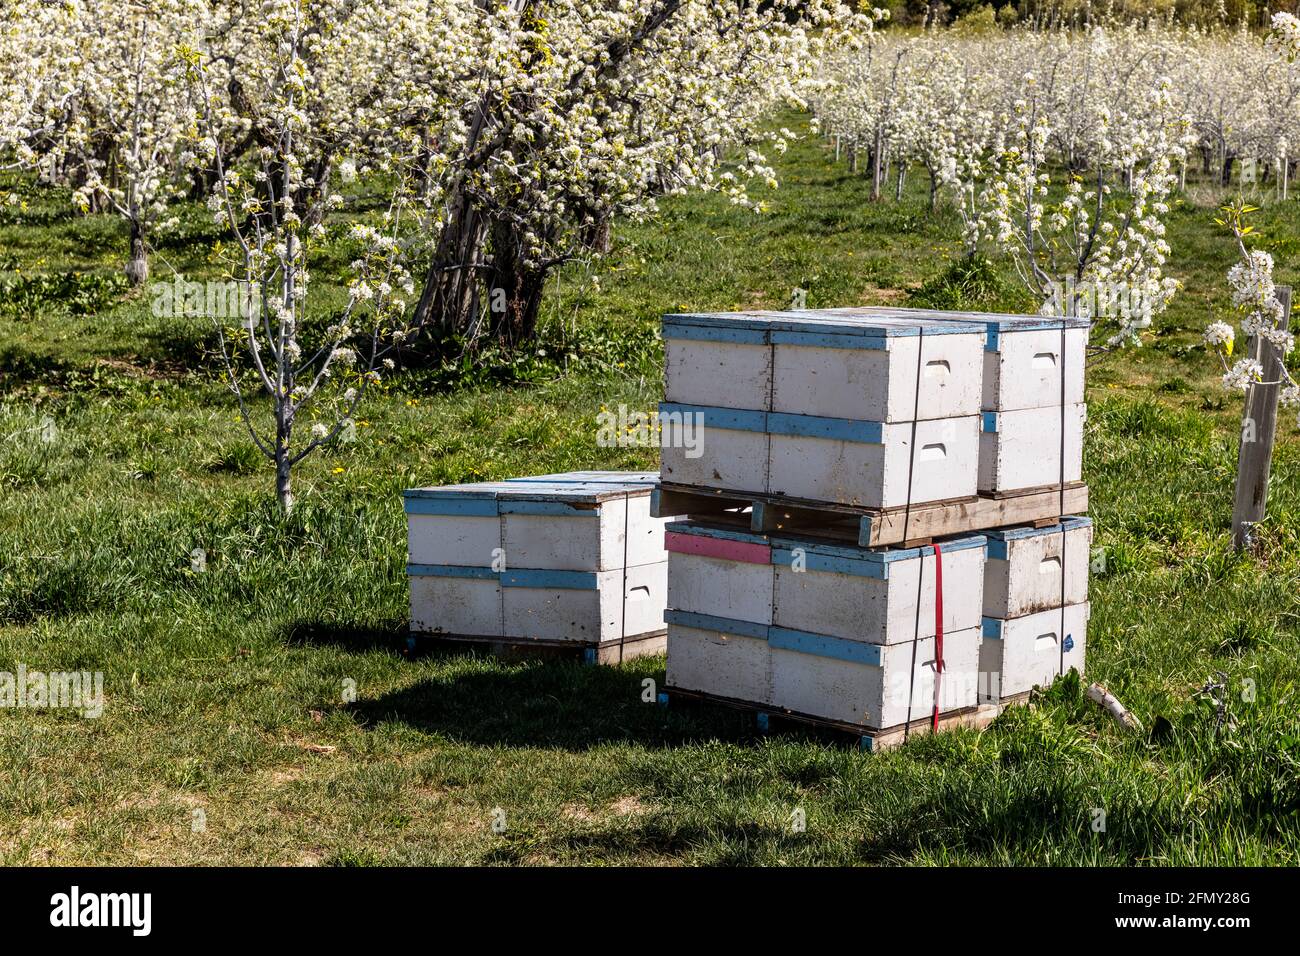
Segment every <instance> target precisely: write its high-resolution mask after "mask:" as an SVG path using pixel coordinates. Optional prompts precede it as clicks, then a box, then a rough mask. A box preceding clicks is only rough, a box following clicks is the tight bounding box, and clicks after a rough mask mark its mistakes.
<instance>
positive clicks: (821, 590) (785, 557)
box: [665, 522, 984, 728]
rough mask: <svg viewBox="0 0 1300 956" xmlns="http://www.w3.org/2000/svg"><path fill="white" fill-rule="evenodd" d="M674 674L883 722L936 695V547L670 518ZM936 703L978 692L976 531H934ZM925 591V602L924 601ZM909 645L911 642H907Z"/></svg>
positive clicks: (747, 697) (799, 708) (833, 715)
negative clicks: (940, 648) (947, 536)
mask: <svg viewBox="0 0 1300 956" xmlns="http://www.w3.org/2000/svg"><path fill="white" fill-rule="evenodd" d="M665 546H666V547H667V548H668V550H669V605H670V607H671V608H672V610H670V611H669V612H668V613H667V614H666V617H665V619H666V620H667V621H668V624H669V628H668V633H669V641H668V686H669V687H670V688H678V689H685V690H691V691H697V692H703V693H707V694H710V695H713V696H717V697H724V698H729V699H732V700H740V701H747V702H750V703H754V704H762V705H766V706H771V707H777V708H781V709H785V710H791V711H796V712H799V713H801V714H805V715H808V716H812V717H817V718H821V719H824V720H828V721H839V722H844V723H851V724H855V725H861V726H865V727H873V728H883V727H889V726H892V725H893V724H895V723H900V722H902V721H904V720H906V719H907V706H908V703H909V700H910V703H911V707H912V716H913V717H916V716H918V715H923V714H928V713H929V712H930V708H931V707H932V706H933V693H934V653H935V652H934V639H935V633H936V629H935V598H936V587H935V585H936V569H935V555H934V548H933V547H932V546H926V547H923V548H907V549H890V550H876V551H871V550H867V549H864V548H856V547H851V546H839V545H831V544H828V543H824V542H818V541H814V540H811V539H803V538H798V537H790V536H775V535H757V534H752V533H747V532H741V531H735V530H732V529H729V528H718V527H712V526H707V525H702V524H699V523H695V522H676V523H673V524H670V525H668V526H667V528H666V533H665ZM939 548H940V552H941V555H940V557H941V560H942V564H943V622H944V634H945V637H944V662H945V678H944V682H943V684H942V685H941V687H942V691H941V693H942V696H941V699H940V706H941V708H943V709H944V710H954V709H960V708H962V707H968V706H973V705H974V704H975V703H976V696H977V687H976V682H977V678H978V648H979V640H980V632H979V629H980V614H979V609H980V607H981V600H982V591H983V573H984V572H983V565H984V538H983V537H982V536H979V535H974V536H968V537H965V538H960V539H957V540H953V541H948V542H940V544H939ZM918 598H919V608H920V610H919V613H918ZM914 651H915V653H913V652H914Z"/></svg>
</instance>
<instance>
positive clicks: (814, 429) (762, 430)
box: [660, 309, 985, 508]
mask: <svg viewBox="0 0 1300 956" xmlns="http://www.w3.org/2000/svg"><path fill="white" fill-rule="evenodd" d="M984 338H985V332H984V330H983V326H982V325H979V324H975V323H967V324H962V323H958V322H951V321H932V320H929V319H923V318H916V317H908V318H899V317H890V316H888V315H877V316H874V317H869V316H867V315H866V310H854V309H839V310H822V311H818V310H800V311H794V312H740V313H718V314H709V315H668V316H665V317H664V339H665V343H666V344H665V349H666V366H665V375H664V377H665V383H664V384H665V401H664V404H663V405H661V406H660V413H661V421H662V423H663V424H664V432H663V438H664V441H663V446H664V447H663V450H662V453H661V470H662V472H663V475H664V480H665V481H669V482H674V483H678V484H684V485H694V486H698V487H705V488H716V489H720V490H732V491H747V492H752V493H756V494H776V495H783V496H788V497H793V498H805V499H808V500H813V501H825V502H835V503H838V504H847V505H861V506H864V507H874V508H889V507H895V506H900V505H906V504H908V503H909V501H910V502H913V503H919V502H925V501H938V500H943V499H946V498H956V497H969V496H973V495H974V494H975V486H976V478H977V472H978V461H977V458H978V454H979V447H978V446H979V419H978V417H977V413H978V411H979V403H980V387H981V378H982V374H983V372H982V362H983V357H982V356H983V351H982V350H983V341H984ZM914 421H915V422H917V424H916V425H915V427H914V426H913V424H912V422H914ZM692 425H698V426H700V428H701V434H700V435H699V436H698V437H699V438H700V441H698V443H697V442H695V441H693V437H694V435H693V433H692V432H690V426H692ZM914 437H915V442H914V441H913V438H914ZM914 447H915V450H916V453H915V455H913V448H914ZM909 491H910V496H909Z"/></svg>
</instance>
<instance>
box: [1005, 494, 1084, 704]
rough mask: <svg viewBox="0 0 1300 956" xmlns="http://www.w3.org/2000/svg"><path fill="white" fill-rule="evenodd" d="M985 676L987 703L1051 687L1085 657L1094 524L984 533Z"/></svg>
mask: <svg viewBox="0 0 1300 956" xmlns="http://www.w3.org/2000/svg"><path fill="white" fill-rule="evenodd" d="M986 534H987V535H988V539H989V544H988V561H987V562H986V563H985V572H984V621H983V625H982V628H983V636H984V639H983V643H982V644H981V645H980V670H981V671H982V672H984V673H986V674H989V675H992V678H991V679H990V681H988V682H986V683H987V689H982V696H983V699H985V700H997V699H998V698H999V696H1000V697H1013V696H1015V695H1016V694H1022V693H1024V692H1025V691H1027V690H1029V689H1031V688H1033V687H1035V686H1042V687H1046V686H1048V685H1049V684H1051V683H1052V681H1053V680H1055V679H1056V677H1057V676H1058V675H1060V674H1064V673H1065V672H1067V671H1068V670H1070V668H1072V667H1073V668H1074V669H1075V670H1077V671H1078V672H1079V673H1080V674H1082V673H1083V672H1084V664H1085V658H1086V653H1087V640H1088V617H1089V614H1090V610H1091V607H1090V605H1089V603H1088V572H1089V570H1090V562H1091V554H1092V520H1091V519H1089V518H1083V517H1081V518H1066V519H1065V520H1064V521H1062V522H1061V523H1059V524H1055V525H1050V526H1048V527H1045V528H1029V527H1022V528H1002V529H999V530H995V531H988V532H986Z"/></svg>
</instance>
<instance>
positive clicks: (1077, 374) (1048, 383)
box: [890, 310, 1089, 493]
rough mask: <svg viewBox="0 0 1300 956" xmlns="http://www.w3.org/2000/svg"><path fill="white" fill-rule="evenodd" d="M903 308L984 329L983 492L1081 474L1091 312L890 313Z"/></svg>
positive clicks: (1032, 485) (1075, 477)
mask: <svg viewBox="0 0 1300 956" xmlns="http://www.w3.org/2000/svg"><path fill="white" fill-rule="evenodd" d="M900 311H913V312H914V313H915V314H916V315H917V316H925V317H928V318H931V319H933V320H935V321H943V322H955V323H959V324H961V325H967V324H969V323H971V322H975V323H978V324H979V325H981V326H983V328H984V334H985V340H984V386H983V389H982V398H981V402H980V408H981V411H982V412H983V413H984V414H983V415H982V416H981V418H980V469H979V490H980V491H984V492H991V493H1003V492H1009V491H1017V490H1021V489H1025V488H1038V487H1042V486H1044V485H1051V484H1058V483H1059V482H1061V481H1062V480H1064V481H1065V482H1066V483H1069V482H1074V481H1079V480H1080V478H1081V477H1082V474H1081V472H1082V462H1083V425H1084V421H1085V419H1086V417H1087V409H1086V406H1085V405H1084V402H1083V399H1084V367H1085V358H1086V352H1087V346H1088V328H1089V325H1088V320H1087V319H1081V318H1069V317H1063V316H1037V315H986V314H982V313H977V312H946V313H938V312H927V311H922V310H890V314H897V313H898V312H900ZM1062 449H1064V457H1062Z"/></svg>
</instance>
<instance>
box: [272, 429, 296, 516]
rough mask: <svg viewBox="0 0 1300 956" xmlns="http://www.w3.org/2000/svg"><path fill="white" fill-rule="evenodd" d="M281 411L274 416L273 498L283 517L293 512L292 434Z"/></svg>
mask: <svg viewBox="0 0 1300 956" xmlns="http://www.w3.org/2000/svg"><path fill="white" fill-rule="evenodd" d="M284 416H285V413H284V411H283V410H281V411H279V412H278V413H277V415H276V418H277V421H276V426H275V498H276V500H277V501H278V502H279V503H280V511H281V513H283V514H285V515H289V514H291V513H292V512H293V490H292V487H291V485H290V482H289V477H290V476H289V472H290V470H291V468H292V462H291V460H290V455H289V438H290V436H291V435H292V434H293V422H292V421H291V420H288V419H287V418H285V417H284Z"/></svg>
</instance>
